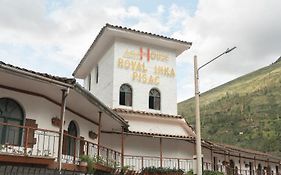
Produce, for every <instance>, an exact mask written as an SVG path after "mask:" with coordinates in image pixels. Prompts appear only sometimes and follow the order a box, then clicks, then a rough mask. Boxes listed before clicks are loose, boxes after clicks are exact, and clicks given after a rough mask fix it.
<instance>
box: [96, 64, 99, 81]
mask: <svg viewBox="0 0 281 175" xmlns="http://www.w3.org/2000/svg"><path fill="white" fill-rule="evenodd" d="M98 82H99V65H97V67H96V83H97V84H98Z"/></svg>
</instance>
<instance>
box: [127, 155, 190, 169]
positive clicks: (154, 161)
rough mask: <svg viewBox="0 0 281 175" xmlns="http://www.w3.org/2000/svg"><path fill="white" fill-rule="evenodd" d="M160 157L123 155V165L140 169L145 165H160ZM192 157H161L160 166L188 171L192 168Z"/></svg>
mask: <svg viewBox="0 0 281 175" xmlns="http://www.w3.org/2000/svg"><path fill="white" fill-rule="evenodd" d="M160 161H161V160H160V157H153V156H133V155H124V165H125V166H129V167H130V169H133V170H137V171H139V170H141V169H143V168H146V167H151V166H154V167H160V166H161V162H160ZM192 166H193V164H192V159H180V158H168V157H163V158H162V167H163V168H171V169H182V170H183V171H189V170H191V169H193V167H192Z"/></svg>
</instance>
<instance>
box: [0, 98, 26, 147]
mask: <svg viewBox="0 0 281 175" xmlns="http://www.w3.org/2000/svg"><path fill="white" fill-rule="evenodd" d="M23 120H24V113H23V109H22V108H21V106H20V105H19V104H18V103H17V102H16V101H14V100H12V99H10V98H0V122H2V123H8V124H13V125H23ZM21 140H22V128H18V127H13V126H5V125H4V126H3V125H0V144H12V145H21Z"/></svg>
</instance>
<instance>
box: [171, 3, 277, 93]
mask: <svg viewBox="0 0 281 175" xmlns="http://www.w3.org/2000/svg"><path fill="white" fill-rule="evenodd" d="M280 6H281V1H275V0H260V1H255V0H247V1H245V0H228V1H225V0H213V1H208V0H200V1H199V4H198V9H197V11H196V12H195V15H194V16H193V17H191V18H188V19H186V20H185V21H184V22H183V24H184V26H183V27H182V28H181V31H177V32H175V33H174V35H173V36H175V37H177V38H180V39H184V40H187V41H192V42H193V46H192V48H191V50H190V51H187V52H186V53H184V54H183V55H182V56H181V58H180V59H178V60H179V63H178V64H188V65H192V64H193V63H192V61H193V55H195V54H196V55H198V59H199V64H203V63H205V62H206V61H208V60H210V59H211V58H213V57H215V56H217V55H218V54H220V53H221V52H223V51H225V50H226V48H228V47H233V46H237V49H236V50H235V51H233V52H231V53H229V54H227V55H224V56H223V57H222V58H221V59H219V60H217V61H216V62H214V63H212V64H210V65H208V67H206V69H203V70H202V71H201V83H200V84H201V91H206V90H208V89H210V88H213V87H215V86H217V85H219V84H222V83H224V82H227V81H229V80H231V79H233V78H235V77H238V76H240V75H243V74H245V73H248V72H251V71H253V70H255V69H258V68H260V67H264V66H266V65H269V64H270V63H272V62H274V61H275V59H277V58H278V57H279V56H280V54H281V53H280V45H281V40H280V38H281V33H280V31H281V23H280V20H279V19H280V17H281V13H280V10H279V7H280ZM186 83H187V84H190V83H193V75H190V76H189V78H188V81H187V82H186ZM179 90H180V89H179ZM180 91H182V93H184V92H185V91H187V89H182V90H180ZM180 93H181V92H180ZM188 96H193V93H190V94H189V95H188Z"/></svg>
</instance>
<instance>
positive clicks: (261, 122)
mask: <svg viewBox="0 0 281 175" xmlns="http://www.w3.org/2000/svg"><path fill="white" fill-rule="evenodd" d="M194 103H195V102H194V98H191V99H188V100H186V101H183V102H180V103H179V104H178V111H179V114H180V115H182V116H184V117H185V118H186V119H187V121H188V122H190V123H191V125H193V126H195V113H194ZM200 103H201V104H200V111H201V126H202V130H201V132H202V137H203V138H204V139H207V140H210V141H214V142H219V143H226V144H233V145H237V146H240V147H244V148H250V149H255V150H259V151H263V152H269V153H272V154H275V155H278V156H281V59H280V58H279V59H278V60H277V61H276V62H275V63H273V64H272V65H270V66H267V67H264V68H262V69H259V70H257V71H255V72H252V73H249V74H247V75H244V76H242V77H239V78H237V79H235V80H233V81H230V82H228V83H226V84H224V85H221V86H219V87H217V88H214V89H212V90H210V91H207V92H205V93H203V94H201V96H200Z"/></svg>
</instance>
